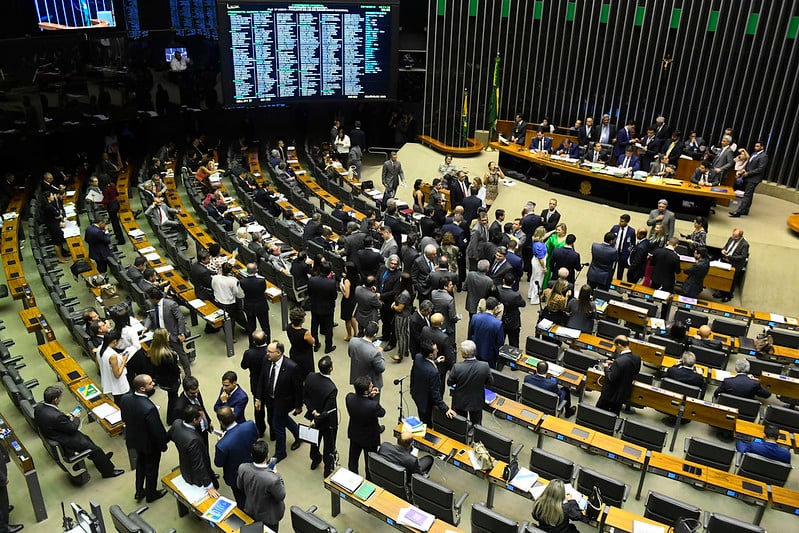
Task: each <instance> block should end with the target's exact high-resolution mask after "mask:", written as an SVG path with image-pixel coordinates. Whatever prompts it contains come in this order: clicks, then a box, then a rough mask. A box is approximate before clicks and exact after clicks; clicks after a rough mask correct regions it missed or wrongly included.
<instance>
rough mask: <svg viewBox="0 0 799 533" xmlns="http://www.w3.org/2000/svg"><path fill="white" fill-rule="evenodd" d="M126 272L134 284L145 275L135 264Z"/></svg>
mask: <svg viewBox="0 0 799 533" xmlns="http://www.w3.org/2000/svg"><path fill="white" fill-rule="evenodd" d="M196 264H197V263H192V264H191V266H192V267H193V266H194V265H196ZM125 274H127V275H128V277H129V278H130V281H132V282H133V283H134V284H137V283H139V280H140V279H142V277H143V276H142V271H141V270H139V269H138V268H136V267H135V266H133V265H130V266H129V267H128V268H126V269H125ZM209 285H210V283H209Z"/></svg>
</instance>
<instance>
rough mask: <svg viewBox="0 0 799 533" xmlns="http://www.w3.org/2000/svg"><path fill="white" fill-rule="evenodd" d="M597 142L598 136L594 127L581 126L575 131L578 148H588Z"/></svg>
mask: <svg viewBox="0 0 799 533" xmlns="http://www.w3.org/2000/svg"><path fill="white" fill-rule="evenodd" d="M598 140H599V134H598V133H597V131H596V126H595V125H591V126H588V125H585V124H584V125H582V126H580V128H579V129H578V130H577V143H578V144H579V145H580V146H588V145H590V144H592V143H595V142H597V141H598Z"/></svg>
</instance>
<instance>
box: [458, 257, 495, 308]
mask: <svg viewBox="0 0 799 533" xmlns="http://www.w3.org/2000/svg"><path fill="white" fill-rule="evenodd" d="M489 268H491V263H489V262H488V260H487V259H481V260H480V261H478V262H477V270H472V271H471V272H469V273H468V274H466V281H465V285H466V287H465V289H466V311H468V312H469V318H470V319H471V318H472V316H473V315H474V314H475V313H477V304H478V303H479V302H480V300H481V299H483V298H488V297H489V296H491V295H492V294H494V293H495V292H496V290H497V286H496V285H494V280H492V279H491V278H490V277H489V276H488V270H489Z"/></svg>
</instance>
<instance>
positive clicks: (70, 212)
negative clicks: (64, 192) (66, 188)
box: [64, 204, 77, 218]
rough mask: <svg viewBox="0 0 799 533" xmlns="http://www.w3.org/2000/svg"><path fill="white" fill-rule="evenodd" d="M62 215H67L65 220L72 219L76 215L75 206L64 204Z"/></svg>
mask: <svg viewBox="0 0 799 533" xmlns="http://www.w3.org/2000/svg"><path fill="white" fill-rule="evenodd" d="M64 213H65V214H66V215H67V218H72V217H74V216H75V215H76V214H77V211H75V204H64Z"/></svg>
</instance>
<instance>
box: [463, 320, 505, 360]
mask: <svg viewBox="0 0 799 533" xmlns="http://www.w3.org/2000/svg"><path fill="white" fill-rule="evenodd" d="M469 339H470V340H473V341H474V343H475V344H476V345H477V353H476V354H475V356H476V357H477V359H479V360H480V361H486V362H488V363H491V364H493V363H494V362H495V361H496V360H497V358H498V357H499V349H500V348H502V345H503V344H505V330H504V329H503V328H502V321H501V320H500V319H498V318H497V317H495V316H494V315H493V314H491V313H490V312H485V313H478V314H476V315H474V316H473V317H472V320H471V321H470V322H469Z"/></svg>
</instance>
